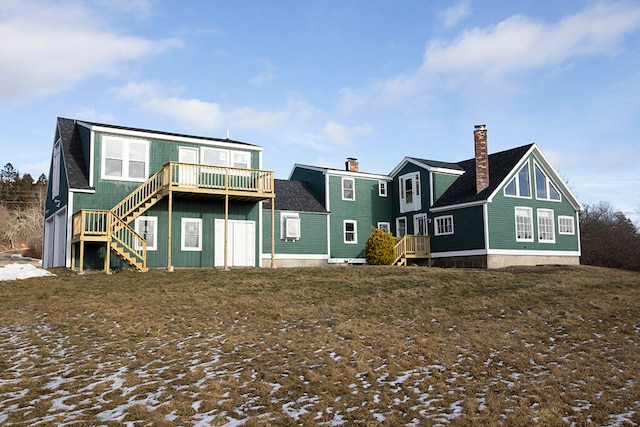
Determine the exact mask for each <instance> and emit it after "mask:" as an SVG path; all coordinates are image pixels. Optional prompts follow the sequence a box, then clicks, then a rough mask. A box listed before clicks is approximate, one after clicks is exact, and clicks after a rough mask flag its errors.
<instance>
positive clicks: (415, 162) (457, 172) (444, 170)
mask: <svg viewBox="0 0 640 427" xmlns="http://www.w3.org/2000/svg"><path fill="white" fill-rule="evenodd" d="M409 163H411V164H413V165H416V166H418V167H421V168H422V169H425V170H427V171H429V172H437V173H446V174H450V175H458V176H460V175H463V174H464V171H461V170H458V169H448V168H440V167H435V166H429V165H427V164H425V163H422V162H420V161H418V160H416V159H413V158H410V157H405V158H404V159H402V161H401V162H400V164H398V166H396V167H395V168H393V170H392V171H391V172H390V173H389V176H391V177H395V175H397V174H398V172H400V171H401V170H402V168H404V167H405V166H406V165H407V164H409Z"/></svg>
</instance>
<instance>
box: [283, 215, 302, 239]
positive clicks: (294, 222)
mask: <svg viewBox="0 0 640 427" xmlns="http://www.w3.org/2000/svg"><path fill="white" fill-rule="evenodd" d="M300 235H301V233H300V215H299V214H297V213H283V214H281V217H280V238H281V239H283V240H298V239H300Z"/></svg>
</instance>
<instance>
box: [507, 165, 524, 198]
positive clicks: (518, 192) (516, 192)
mask: <svg viewBox="0 0 640 427" xmlns="http://www.w3.org/2000/svg"><path fill="white" fill-rule="evenodd" d="M504 194H505V196H514V197H531V184H530V179H529V162H527V163H525V164H524V166H522V167H521V168H520V170H519V171H518V174H517V175H516V176H514V177H513V179H512V180H511V181H509V183H508V184H507V186H506V187H504Z"/></svg>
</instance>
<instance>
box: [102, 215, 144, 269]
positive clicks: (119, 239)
mask: <svg viewBox="0 0 640 427" xmlns="http://www.w3.org/2000/svg"><path fill="white" fill-rule="evenodd" d="M108 222H109V231H110V234H111V239H112V241H113V242H116V243H117V244H119V245H120V246H121V247H122V248H123V249H124V251H125V253H123V254H122V255H123V256H122V257H121V258H122V259H124V260H125V261H127V262H128V263H129V264H131V265H133V266H135V267H136V268H139V269H146V266H147V241H146V240H145V239H144V238H143V237H142V236H140V235H139V234H138V233H136V232H135V230H134V229H133V228H131V227H129V226H128V225H127V224H126V223H125V222H124V221H123V220H122V219H121V218H118V217H117V216H115V215H114V214H113V212H109V215H108Z"/></svg>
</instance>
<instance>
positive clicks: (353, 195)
mask: <svg viewBox="0 0 640 427" xmlns="http://www.w3.org/2000/svg"><path fill="white" fill-rule="evenodd" d="M349 181H351V183H352V184H351V198H348V197H345V196H344V190H345V187H344V183H345V182H349ZM340 189H341V196H342V200H345V201H348V202H355V201H356V180H355V178H350V177H346V176H343V177H342V180H341V181H340Z"/></svg>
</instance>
